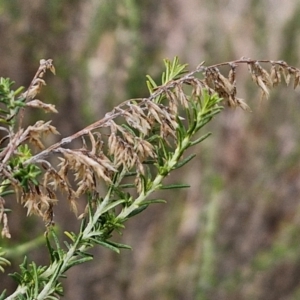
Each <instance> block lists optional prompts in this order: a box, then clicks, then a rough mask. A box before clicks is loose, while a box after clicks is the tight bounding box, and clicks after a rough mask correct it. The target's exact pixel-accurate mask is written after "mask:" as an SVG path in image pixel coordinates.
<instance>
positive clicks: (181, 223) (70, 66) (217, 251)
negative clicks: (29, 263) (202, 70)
mask: <svg viewBox="0 0 300 300" xmlns="http://www.w3.org/2000/svg"><path fill="white" fill-rule="evenodd" d="M299 15H300V2H299V1H292V0H286V1H279V0H266V1H259V0H242V1H232V0H209V1H204V0H184V1H183V0H143V1H137V0H125V1H119V0H109V1H108V0H90V1H88V0H86V1H84V0H82V1H80V0H65V1H60V0H49V1H46V0H44V1H42V0H31V1H22V0H19V1H18V0H0V40H1V45H0V57H1V60H0V75H1V76H2V77H10V78H12V79H13V80H15V81H16V84H17V85H24V86H28V84H29V83H30V81H31V79H32V77H33V75H34V73H35V71H36V69H37V67H38V62H39V59H40V58H52V59H53V60H54V64H55V66H56V70H57V76H55V77H53V76H48V77H47V84H48V85H47V87H45V89H44V90H43V93H42V95H41V96H40V98H41V99H43V100H45V102H50V103H54V104H56V106H57V108H58V109H59V111H60V114H59V115H58V116H54V119H53V124H54V125H55V126H56V127H57V128H58V130H59V131H60V132H61V134H62V136H66V135H69V134H71V133H73V132H75V131H76V130H79V129H81V128H82V127H83V126H85V125H87V124H89V123H92V122H93V121H95V120H97V119H100V118H101V117H103V116H104V114H105V112H107V111H109V110H110V109H112V107H113V106H114V105H115V104H118V103H120V102H121V101H124V100H126V99H128V98H131V97H136V96H146V95H147V89H146V84H145V75H146V74H150V75H151V76H153V77H154V78H157V79H159V77H160V74H161V72H162V70H163V68H162V59H163V58H170V59H171V58H173V56H175V55H178V56H179V58H180V60H181V62H187V63H189V66H190V69H192V68H194V67H195V66H196V65H197V64H198V63H200V62H201V61H203V60H205V61H206V64H213V63H218V62H222V61H228V60H234V59H238V58H240V57H242V56H246V57H251V58H255V59H273V60H278V59H282V60H286V61H287V62H288V63H290V64H292V65H295V66H298V67H300V62H299V54H300V51H299V47H300V39H299V36H300V34H299V33H300V18H299ZM238 76H239V88H240V91H239V96H240V97H242V98H244V99H246V100H247V102H248V104H249V105H250V106H251V108H252V110H253V112H252V113H247V112H243V111H240V110H229V109H226V110H225V111H223V112H222V113H221V115H220V116H218V117H217V118H216V119H215V120H214V121H213V122H212V123H211V124H210V125H209V128H208V129H206V130H207V131H208V130H210V131H212V132H213V136H212V137H210V138H209V139H208V140H206V141H205V142H204V143H203V144H201V145H199V147H198V148H197V149H196V148H195V149H193V152H195V153H197V156H196V158H195V159H194V161H193V162H192V163H190V164H188V165H186V166H185V167H184V168H183V169H182V170H181V171H179V172H177V173H176V172H175V173H174V174H173V175H172V176H170V178H168V181H170V182H178V181H180V182H186V183H189V184H190V185H191V188H190V189H186V190H182V191H180V192H178V191H177V192H176V193H175V192H170V193H167V192H165V193H164V194H163V195H161V196H162V197H164V199H166V200H168V204H166V205H154V206H152V207H150V208H148V209H147V210H146V211H144V212H143V213H142V214H140V215H138V216H137V217H135V218H133V219H132V220H130V221H129V222H128V223H127V224H126V228H125V230H124V235H123V236H121V237H120V236H117V235H116V236H115V240H116V241H121V242H124V243H126V244H129V245H131V246H132V247H133V250H132V251H122V253H121V254H120V255H116V254H115V253H112V252H110V251H109V250H106V249H94V250H93V254H94V255H95V259H94V261H93V262H91V263H87V264H84V265H82V266H78V267H75V268H73V269H72V270H70V272H69V273H68V278H67V279H66V280H64V287H65V299H73V300H79V299H91V300H93V299H95V300H96V299H103V300H106V299H115V300H121V299H122V300H123V299H124V300H127V299H131V300H140V299H145V300H147V299H163V300H165V299H166V300H169V299H183V300H192V299H201V300H206V299H209V300H210V299H224V300H229V299H230V300H232V299H246V300H248V299H266V300H272V299H274V300H275V299H284V300H291V299H300V284H299V283H300V246H299V245H300V243H299V241H300V238H299V237H300V207H299V203H300V202H299V200H300V196H299V194H300V163H299V160H300V146H299V143H298V141H299V140H300V131H299V129H298V128H299V126H300V118H299V115H300V102H299V99H298V98H299V91H292V88H287V87H285V86H284V84H282V85H281V86H280V87H279V88H277V90H276V91H273V92H272V94H271V99H269V100H268V101H264V102H260V100H259V94H258V93H257V88H255V86H254V84H253V83H252V82H251V79H250V77H249V76H248V75H247V73H246V72H240V73H239V74H238ZM17 85H16V86H17ZM39 117H43V118H44V117H45V116H44V115H32V116H31V117H30V118H32V120H28V122H33V121H34V120H35V119H37V118H39ZM51 117H52V116H48V115H47V116H46V118H51ZM56 223H57V224H58V225H59V226H60V227H61V230H62V231H63V230H65V229H72V228H73V229H74V228H76V227H77V226H78V225H77V223H78V221H76V219H75V218H74V217H73V216H72V214H71V213H70V211H69V208H68V207H67V205H66V204H64V203H63V201H61V208H60V209H57V211H56ZM10 227H11V231H12V232H11V233H12V235H13V238H12V240H11V241H9V242H7V241H3V240H0V245H1V244H2V245H4V246H7V247H13V246H14V245H18V244H19V243H20V241H22V242H28V241H30V240H31V239H32V238H33V237H36V236H37V235H42V234H43V232H44V227H43V224H42V223H41V222H40V221H39V220H37V219H35V218H30V219H29V220H28V219H25V211H24V209H23V208H20V207H16V208H15V211H14V213H13V215H12V217H11V218H10ZM46 253H47V252H46V251H45V247H44V245H41V246H39V247H38V248H35V249H34V250H31V251H29V252H28V253H27V255H28V257H29V260H32V259H34V260H36V261H37V262H38V263H47V261H48V257H47V255H46ZM14 260H15V262H16V263H15V264H14V265H13V266H12V267H11V268H10V269H9V270H8V271H9V272H12V271H13V270H16V269H17V265H18V264H19V263H20V262H21V257H19V258H14ZM0 287H1V290H3V289H4V288H7V289H8V290H9V291H12V290H13V288H14V283H13V281H12V280H11V279H10V278H7V276H6V274H4V275H3V274H0Z"/></svg>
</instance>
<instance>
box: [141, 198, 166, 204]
mask: <svg viewBox="0 0 300 300" xmlns="http://www.w3.org/2000/svg"><path fill="white" fill-rule="evenodd" d="M153 203H164V204H165V203H167V201H166V200H163V199H150V200H146V201H143V203H142V205H145V204H146V205H149V204H153Z"/></svg>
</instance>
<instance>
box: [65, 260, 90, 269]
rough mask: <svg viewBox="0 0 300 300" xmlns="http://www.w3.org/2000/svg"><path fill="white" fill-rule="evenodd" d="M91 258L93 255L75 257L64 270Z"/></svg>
mask: <svg viewBox="0 0 300 300" xmlns="http://www.w3.org/2000/svg"><path fill="white" fill-rule="evenodd" d="M91 260H93V257H83V258H79V259H76V260H74V261H72V262H70V263H69V264H68V266H67V267H66V271H67V270H69V269H70V268H72V267H74V266H76V265H80V264H83V263H85V262H87V261H91Z"/></svg>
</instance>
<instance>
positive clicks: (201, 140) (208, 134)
mask: <svg viewBox="0 0 300 300" xmlns="http://www.w3.org/2000/svg"><path fill="white" fill-rule="evenodd" d="M210 135H211V132H208V133H207V134H205V135H202V136H201V137H199V138H198V139H196V140H194V141H191V142H190V143H189V146H190V147H192V146H195V145H197V144H199V143H201V142H203V141H204V140H205V139H207V138H208V137H209V136H210Z"/></svg>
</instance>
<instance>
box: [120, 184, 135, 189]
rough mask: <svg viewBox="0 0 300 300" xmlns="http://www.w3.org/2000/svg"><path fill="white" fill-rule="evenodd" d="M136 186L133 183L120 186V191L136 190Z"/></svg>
mask: <svg viewBox="0 0 300 300" xmlns="http://www.w3.org/2000/svg"><path fill="white" fill-rule="evenodd" d="M134 187H135V184H133V183H126V184H120V185H119V188H120V189H129V188H134Z"/></svg>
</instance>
